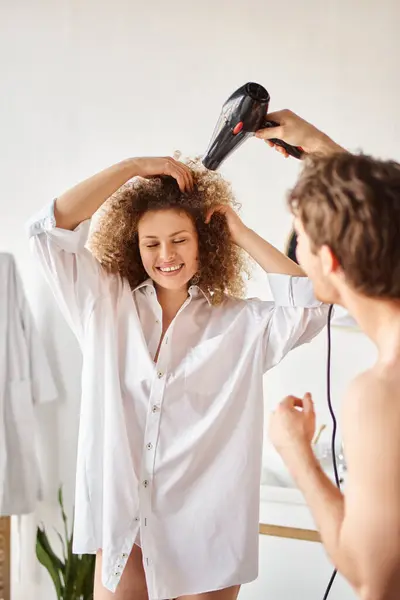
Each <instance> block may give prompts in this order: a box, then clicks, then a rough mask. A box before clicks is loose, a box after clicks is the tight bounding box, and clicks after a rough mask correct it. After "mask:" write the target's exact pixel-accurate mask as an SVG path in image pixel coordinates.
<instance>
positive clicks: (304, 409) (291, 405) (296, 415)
mask: <svg viewBox="0 0 400 600" xmlns="http://www.w3.org/2000/svg"><path fill="white" fill-rule="evenodd" d="M315 423H316V419H315V411H314V405H313V401H312V398H311V394H308V393H307V394H305V396H304V398H303V400H301V399H300V398H296V397H295V396H287V397H286V398H285V399H284V400H283V401H282V402H281V403H280V404H279V406H278V407H277V409H276V410H275V411H274V412H273V413H272V415H271V418H270V422H269V437H270V440H271V442H272V444H273V445H274V446H275V448H276V450H277V451H278V452H279V453H280V454H281V455H283V456H285V455H286V454H287V452H288V450H289V452H298V451H299V449H302V448H310V447H311V443H312V440H313V438H314V435H315Z"/></svg>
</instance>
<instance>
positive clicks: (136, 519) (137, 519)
mask: <svg viewBox="0 0 400 600" xmlns="http://www.w3.org/2000/svg"><path fill="white" fill-rule="evenodd" d="M135 521H136V523H137V522H138V521H139V517H135ZM122 556H125V554H123V555H122Z"/></svg>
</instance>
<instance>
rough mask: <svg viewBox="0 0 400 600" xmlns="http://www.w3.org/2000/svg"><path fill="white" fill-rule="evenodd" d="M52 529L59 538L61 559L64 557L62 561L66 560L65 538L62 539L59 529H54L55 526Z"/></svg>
mask: <svg viewBox="0 0 400 600" xmlns="http://www.w3.org/2000/svg"><path fill="white" fill-rule="evenodd" d="M54 531H55V532H56V534H57V536H58V539H59V540H60V543H61V549H62V553H63V559H64V562H66V560H67V554H66V550H65V547H66V542H65V540H64V539H63V537H62V535H61V533H60V532H59V531H57V529H56V528H54Z"/></svg>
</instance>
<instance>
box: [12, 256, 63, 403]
mask: <svg viewBox="0 0 400 600" xmlns="http://www.w3.org/2000/svg"><path fill="white" fill-rule="evenodd" d="M14 269H15V271H14V277H15V291H16V299H17V305H18V311H19V319H20V323H21V328H22V331H23V335H24V339H25V343H26V349H27V355H28V357H29V377H30V381H31V390H32V400H33V402H34V403H35V404H41V403H45V402H50V401H52V400H55V399H56V398H57V396H58V392H57V388H56V384H55V381H54V378H53V374H52V371H51V368H50V364H49V360H48V356H47V354H46V351H45V348H44V345H43V343H42V339H41V337H40V335H39V332H38V330H37V328H36V324H35V321H34V319H33V316H32V313H31V310H30V307H29V304H28V301H27V299H26V296H25V293H24V289H23V286H22V282H21V279H20V277H19V273H18V272H17V270H16V267H15V265H14ZM16 308H17V307H16Z"/></svg>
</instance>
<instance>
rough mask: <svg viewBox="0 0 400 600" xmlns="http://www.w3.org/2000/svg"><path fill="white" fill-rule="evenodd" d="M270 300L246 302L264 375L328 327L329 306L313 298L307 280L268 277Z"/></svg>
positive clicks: (310, 285)
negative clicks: (254, 330)
mask: <svg viewBox="0 0 400 600" xmlns="http://www.w3.org/2000/svg"><path fill="white" fill-rule="evenodd" d="M268 278H269V283H270V287H271V292H272V296H273V301H262V300H259V299H251V300H249V302H250V306H251V309H252V311H253V318H254V320H255V325H256V327H257V328H258V330H259V334H260V336H261V343H262V353H263V364H264V372H266V371H268V370H269V369H271V368H272V367H274V366H275V365H277V364H278V363H279V362H280V361H281V360H282V359H283V358H284V357H285V356H286V354H288V352H290V351H291V350H293V348H297V347H298V346H301V345H302V344H305V343H308V342H310V341H311V340H312V339H313V338H314V337H315V336H316V335H317V334H318V333H320V331H322V329H323V328H324V327H325V325H326V324H327V318H328V311H329V305H327V304H324V303H322V302H320V301H318V300H317V299H316V298H315V296H314V290H313V285H312V283H311V281H310V280H309V279H308V278H307V277H292V276H289V275H277V274H273V275H271V274H270V275H268Z"/></svg>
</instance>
